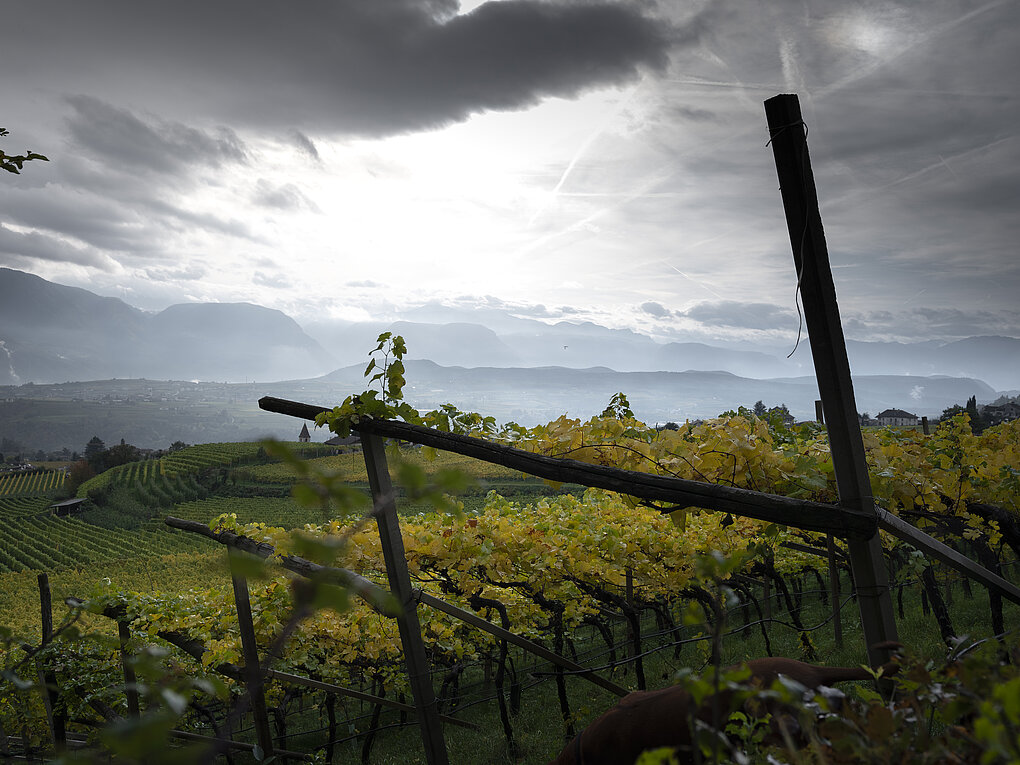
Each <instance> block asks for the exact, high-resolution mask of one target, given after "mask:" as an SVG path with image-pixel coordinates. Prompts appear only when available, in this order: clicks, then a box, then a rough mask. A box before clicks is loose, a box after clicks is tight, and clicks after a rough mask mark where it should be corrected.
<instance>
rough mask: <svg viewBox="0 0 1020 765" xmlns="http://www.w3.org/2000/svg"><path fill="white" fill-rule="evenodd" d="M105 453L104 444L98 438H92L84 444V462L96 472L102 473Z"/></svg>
mask: <svg viewBox="0 0 1020 765" xmlns="http://www.w3.org/2000/svg"><path fill="white" fill-rule="evenodd" d="M105 452H106V444H104V443H103V440H102V439H101V438H100V437H99V436H92V438H91V439H89V442H88V443H87V444H85V461H86V462H88V463H89V465H91V466H92V469H93V470H95V471H97V472H102V462H103V455H104V454H105Z"/></svg>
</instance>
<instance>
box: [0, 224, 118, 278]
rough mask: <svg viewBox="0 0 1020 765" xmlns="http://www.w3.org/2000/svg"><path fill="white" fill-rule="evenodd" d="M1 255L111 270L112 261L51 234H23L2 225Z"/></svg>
mask: <svg viewBox="0 0 1020 765" xmlns="http://www.w3.org/2000/svg"><path fill="white" fill-rule="evenodd" d="M0 254H2V255H4V256H6V257H10V258H16V259H19V260H20V259H23V258H35V259H37V260H49V261H56V262H59V263H75V264H77V265H81V266H92V267H94V268H99V269H103V270H109V268H110V265H111V264H110V261H109V260H108V259H107V258H106V257H104V256H103V255H101V254H100V253H98V252H96V251H95V250H93V249H91V248H86V247H75V246H73V245H71V244H68V243H67V242H65V241H63V240H61V239H58V238H56V237H54V236H50V235H49V234H42V233H39V232H37V231H30V232H28V233H21V232H19V231H12V230H11V229H9V228H7V227H6V226H4V225H2V224H0Z"/></svg>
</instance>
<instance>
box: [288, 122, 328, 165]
mask: <svg viewBox="0 0 1020 765" xmlns="http://www.w3.org/2000/svg"><path fill="white" fill-rule="evenodd" d="M290 137H291V140H293V142H294V145H295V146H297V147H298V148H299V149H301V151H303V152H304V153H305V154H307V155H308V156H309V158H310V159H314V160H315V161H316V162H321V161H322V157H320V156H319V150H318V149H317V148H316V147H315V142H314V141H312V139H311V138H309V137H308V136H306V135H305V134H304V133H302V132H301V131H300V130H297V129H294V130H291V131H290Z"/></svg>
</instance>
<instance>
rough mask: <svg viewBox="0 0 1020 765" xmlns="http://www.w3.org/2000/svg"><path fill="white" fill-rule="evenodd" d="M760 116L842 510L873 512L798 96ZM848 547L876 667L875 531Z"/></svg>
mask: <svg viewBox="0 0 1020 765" xmlns="http://www.w3.org/2000/svg"><path fill="white" fill-rule="evenodd" d="M765 115H766V118H767V121H768V127H769V136H770V141H769V142H770V143H771V144H772V151H773V154H774V156H775V161H776V171H777V173H778V175H779V186H780V190H781V192H782V197H783V207H784V208H785V210H786V222H787V227H788V230H789V234H790V243H791V245H792V247H793V259H794V263H795V265H796V267H797V282H798V286H799V289H800V295H801V300H802V303H803V306H804V321H805V323H806V325H807V331H808V336H809V337H810V339H811V355H812V357H813V359H814V365H815V376H816V377H817V380H818V391H819V393H820V394H821V397H822V407H823V411H824V415H825V423H826V427H827V429H828V431H829V448H830V449H831V451H832V462H833V468H834V470H835V473H836V484H837V487H838V489H839V502H840V505H841V506H842V507H844V508H847V509H853V510H857V511H861V512H866V513H869V514H872V513H874V512H875V506H874V503H873V501H872V494H871V479H870V477H869V475H868V466H867V462H866V460H865V455H864V441H863V439H862V438H861V428H860V421H859V420H858V419H857V405H856V401H855V399H854V389H853V382H852V381H851V379H850V362H849V360H848V359H847V353H846V340H845V338H844V337H843V327H842V324H841V323H840V317H839V306H838V305H837V303H836V288H835V285H834V284H833V281H832V271H831V269H830V266H829V255H828V250H827V248H826V245H825V234H824V232H823V230H822V219H821V215H820V213H819V211H818V197H817V195H816V192H815V183H814V177H813V174H812V171H811V159H810V157H809V156H808V147H807V131H806V129H805V126H804V121H803V119H802V117H801V111H800V102H799V101H798V99H797V96H795V95H778V96H775V97H773V98H770V99H768V100H767V101H766V102H765ZM847 548H848V551H849V554H850V567H851V570H852V571H853V576H854V583H855V585H856V589H857V598H858V601H857V602H858V604H859V607H860V611H861V624H862V626H863V628H864V640H865V644H866V645H867V649H868V659H869V661H870V662H871V664H872V665H874V666H878V665H879V664H881V663H883V662H884V661H886V660H887V659H888V657H889V651H888V650H883V649H879V648H876V647H875V646H876V644H879V643H883V642H886V641H896V640H897V639H898V638H897V633H896V620H895V617H894V615H893V607H892V596H891V593H890V590H889V577H888V574H887V573H886V570H885V566H884V565H882V543H881V539H880V537H879V535H878V533H877V532H876V533H875V535H874V536H872V537H871V538H870V539H868V540H867V541H860V540H854V539H848V540H847Z"/></svg>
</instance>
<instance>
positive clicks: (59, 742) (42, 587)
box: [36, 574, 67, 752]
mask: <svg viewBox="0 0 1020 765" xmlns="http://www.w3.org/2000/svg"><path fill="white" fill-rule="evenodd" d="M36 580H37V582H38V584H39V610H40V616H41V617H42V645H44V646H45V645H46V644H47V643H49V642H50V641H51V640H52V639H53V600H52V595H51V594H50V577H49V575H48V574H39V575H38V576H37V578H36ZM39 683H40V684H41V685H42V686H43V694H42V697H43V707H44V708H45V710H46V722H47V723H48V724H49V728H50V736H51V739H52V741H53V748H54V749H56V751H58V752H62V751H63V750H64V749H65V748H66V746H67V721H66V720H65V718H64V715H63V713H62V712H60V711H59V710H58V709H57V676H56V674H55V673H54V672H53V670H52V669H50V668H49V666H47V667H45V668H42V667H40V669H39Z"/></svg>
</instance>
